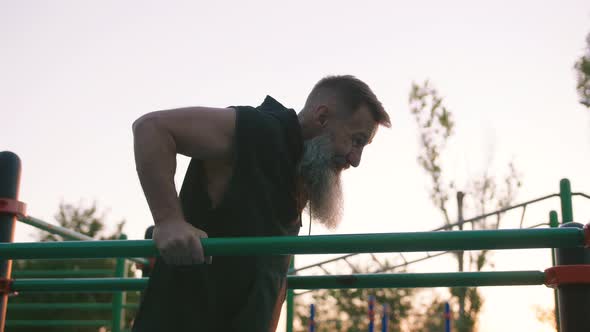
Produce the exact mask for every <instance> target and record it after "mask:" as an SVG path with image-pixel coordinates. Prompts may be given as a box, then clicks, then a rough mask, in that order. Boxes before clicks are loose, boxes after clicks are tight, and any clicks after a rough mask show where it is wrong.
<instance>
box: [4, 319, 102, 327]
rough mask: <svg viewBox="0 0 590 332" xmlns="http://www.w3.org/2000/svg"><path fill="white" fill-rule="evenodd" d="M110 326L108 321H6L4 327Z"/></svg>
mask: <svg viewBox="0 0 590 332" xmlns="http://www.w3.org/2000/svg"><path fill="white" fill-rule="evenodd" d="M62 326H64V327H65V326H92V327H94V326H111V321H110V320H57V319H55V320H53V319H46V320H24V319H23V320H14V319H13V320H7V321H6V327H62Z"/></svg>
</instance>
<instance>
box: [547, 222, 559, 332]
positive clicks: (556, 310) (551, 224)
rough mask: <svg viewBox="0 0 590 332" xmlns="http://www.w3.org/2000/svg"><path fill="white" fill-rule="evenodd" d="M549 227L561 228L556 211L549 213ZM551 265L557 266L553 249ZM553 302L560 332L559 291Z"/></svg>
mask: <svg viewBox="0 0 590 332" xmlns="http://www.w3.org/2000/svg"><path fill="white" fill-rule="evenodd" d="M549 226H550V227H551V228H557V227H559V218H558V217H557V212H556V211H550V212H549ZM551 265H553V266H555V250H553V249H551ZM553 302H554V303H555V305H554V308H555V312H554V315H555V324H556V326H555V329H556V330H557V332H559V301H557V289H555V290H553Z"/></svg>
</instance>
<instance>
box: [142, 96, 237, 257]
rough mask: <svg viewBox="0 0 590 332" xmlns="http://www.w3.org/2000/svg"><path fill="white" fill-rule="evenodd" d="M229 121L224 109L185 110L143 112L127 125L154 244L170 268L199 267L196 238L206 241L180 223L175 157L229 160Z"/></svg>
mask: <svg viewBox="0 0 590 332" xmlns="http://www.w3.org/2000/svg"><path fill="white" fill-rule="evenodd" d="M235 118H236V114H235V110H233V109H230V108H206V107H190V108H182V109H174V110H167V111H158V112H153V113H148V114H146V115H144V116H142V117H140V118H139V119H137V120H136V121H135V122H134V123H133V134H134V135H133V136H134V151H135V164H136V169H137V173H138V175H139V180H140V182H141V185H142V188H143V191H144V193H145V196H146V199H147V201H148V205H149V207H150V210H151V212H152V216H153V218H154V223H155V224H156V229H155V233H154V241H155V242H156V246H158V249H160V253H161V254H162V256H164V258H165V259H166V260H167V261H168V262H170V263H175V264H191V263H200V262H202V256H203V255H202V248H200V247H201V245H200V241H199V238H200V237H205V236H206V234H205V233H204V232H202V231H201V230H198V229H196V228H194V227H192V226H190V225H189V224H188V223H186V222H185V220H184V216H183V214H182V210H181V207H180V202H179V200H178V197H177V193H176V187H175V185H174V174H175V172H176V154H177V153H180V154H183V155H186V156H189V157H195V158H199V159H217V160H219V159H222V160H223V159H226V160H227V159H230V158H231V156H232V153H233V137H234V131H235ZM157 233H159V234H157ZM187 233H188V234H187ZM195 246H196V247H198V248H200V252H199V250H197V252H195V251H194V250H192V248H194V247H195ZM187 251H188V252H187Z"/></svg>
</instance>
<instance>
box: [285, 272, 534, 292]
mask: <svg viewBox="0 0 590 332" xmlns="http://www.w3.org/2000/svg"><path fill="white" fill-rule="evenodd" d="M544 282H545V273H544V272H541V271H502V272H448V273H395V274H354V275H343V276H333V275H329V276H293V277H290V278H289V288H294V289H346V288H422V287H479V286H516V285H518V286H524V285H542V284H544Z"/></svg>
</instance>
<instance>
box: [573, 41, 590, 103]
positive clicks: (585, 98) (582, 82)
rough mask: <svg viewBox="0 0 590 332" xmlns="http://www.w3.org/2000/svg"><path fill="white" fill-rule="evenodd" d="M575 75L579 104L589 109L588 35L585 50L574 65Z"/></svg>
mask: <svg viewBox="0 0 590 332" xmlns="http://www.w3.org/2000/svg"><path fill="white" fill-rule="evenodd" d="M574 68H575V70H576V74H577V78H578V79H577V85H576V89H577V90H578V96H579V97H580V103H581V104H582V105H584V106H586V107H588V108H590V34H588V36H586V49H585V51H584V55H582V56H581V57H580V59H579V60H578V61H576V64H575V65H574Z"/></svg>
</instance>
